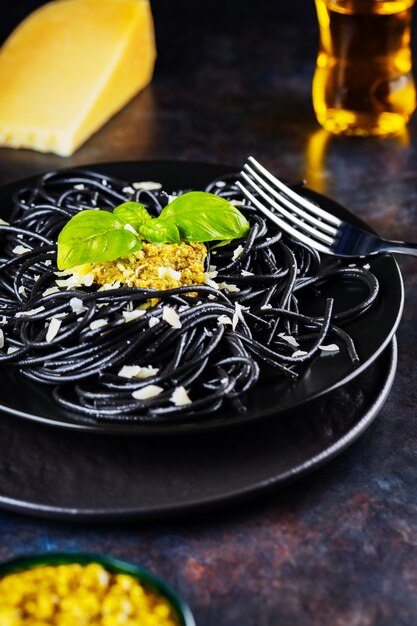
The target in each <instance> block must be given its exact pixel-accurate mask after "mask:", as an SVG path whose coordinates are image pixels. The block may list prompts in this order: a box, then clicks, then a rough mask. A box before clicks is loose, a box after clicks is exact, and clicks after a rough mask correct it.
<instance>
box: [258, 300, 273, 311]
mask: <svg viewBox="0 0 417 626" xmlns="http://www.w3.org/2000/svg"><path fill="white" fill-rule="evenodd" d="M268 309H272V304H269V302H268V303H267V304H263V305H262V306H261V311H268Z"/></svg>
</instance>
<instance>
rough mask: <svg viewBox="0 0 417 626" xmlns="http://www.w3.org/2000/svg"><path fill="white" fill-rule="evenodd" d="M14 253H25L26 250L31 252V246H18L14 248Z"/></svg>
mask: <svg viewBox="0 0 417 626" xmlns="http://www.w3.org/2000/svg"><path fill="white" fill-rule="evenodd" d="M12 252H13V254H25V253H26V252H31V249H30V248H25V246H16V247H15V248H13V250H12Z"/></svg>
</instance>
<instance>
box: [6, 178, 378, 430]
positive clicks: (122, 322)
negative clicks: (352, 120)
mask: <svg viewBox="0 0 417 626" xmlns="http://www.w3.org/2000/svg"><path fill="white" fill-rule="evenodd" d="M235 180H236V176H230V177H229V176H227V177H224V178H223V179H222V180H215V181H213V182H212V183H211V184H210V185H209V186H208V188H207V189H206V191H210V192H212V193H216V194H218V195H221V196H223V197H225V198H227V199H228V200H229V201H232V202H234V203H236V204H238V205H239V209H240V211H241V212H242V213H243V214H244V215H245V216H246V218H247V219H248V221H249V223H250V232H249V234H248V236H247V237H246V238H245V239H244V240H235V241H232V242H231V243H229V244H228V245H225V246H220V247H216V246H209V245H207V257H206V268H205V269H206V270H207V273H208V274H207V275H208V276H211V278H210V279H209V280H208V281H207V283H208V284H201V285H193V287H192V293H190V287H189V286H182V287H178V288H175V289H169V290H159V291H158V290H155V289H143V288H132V287H126V286H123V285H120V286H118V287H115V288H109V289H105V290H103V289H100V286H99V285H97V284H95V283H93V284H92V285H90V286H82V287H76V288H71V289H68V288H65V287H59V286H57V283H56V281H57V278H58V277H57V267H56V241H57V236H58V234H59V232H60V231H61V230H62V228H63V226H64V225H65V224H66V223H67V222H68V220H69V219H70V218H71V217H72V216H74V215H75V214H76V213H78V212H79V211H82V210H84V209H92V208H100V209H113V208H114V207H115V206H116V205H117V204H120V203H121V202H125V201H127V200H135V201H139V202H141V203H142V204H144V205H145V207H146V208H147V210H148V211H149V212H150V213H151V214H152V215H154V216H157V215H158V214H159V213H160V212H161V210H162V209H163V208H164V206H166V205H167V203H168V202H169V200H170V197H169V195H168V194H167V193H166V192H165V191H163V190H161V189H153V190H150V189H149V188H148V189H147V188H146V185H136V187H133V186H132V185H131V184H130V183H127V182H125V181H121V180H117V179H115V178H112V177H108V176H103V175H102V174H97V173H95V172H91V171H87V170H67V171H64V172H52V173H49V174H46V175H44V176H42V177H40V178H39V179H38V180H37V183H36V184H35V185H33V186H31V187H27V188H23V189H21V190H20V191H19V192H18V193H17V195H16V196H15V198H14V208H13V212H12V216H11V219H10V223H5V222H2V223H1V224H0V235H1V240H2V252H1V259H0V264H1V265H0V266H1V277H0V307H1V308H0V329H1V330H0V344H1V350H0V363H6V362H9V363H13V364H15V365H16V366H18V367H19V370H20V372H21V374H22V376H25V377H27V378H29V379H31V380H34V381H36V382H38V383H43V384H46V385H51V386H52V387H53V396H54V398H55V400H56V402H57V403H58V404H59V405H61V406H62V407H64V408H65V409H68V410H70V411H73V412H76V413H78V414H81V415H84V416H86V417H87V418H89V419H93V420H97V421H105V420H109V421H113V422H114V421H120V422H141V423H146V422H152V423H158V422H164V421H165V422H166V421H167V420H171V421H177V422H187V421H190V420H195V418H196V416H202V415H208V414H213V413H215V412H216V411H217V410H218V409H220V408H221V407H222V406H224V405H228V404H229V405H232V406H233V407H234V409H235V410H237V411H244V410H245V396H246V394H247V392H248V391H249V390H251V389H252V388H253V387H254V386H255V385H256V384H257V381H258V378H259V376H260V375H261V376H265V375H270V374H271V373H273V374H276V375H279V376H286V377H288V378H289V379H290V380H296V379H297V377H298V376H299V372H300V368H302V367H303V364H305V363H306V362H309V361H311V359H312V358H313V357H315V356H317V355H318V354H320V353H321V352H322V351H323V350H326V348H327V349H330V350H332V349H335V350H336V349H343V350H348V352H349V354H350V356H351V359H352V361H357V360H358V357H357V354H356V350H355V346H354V345H353V342H352V340H351V338H350V337H349V335H348V334H347V333H346V332H345V331H344V330H343V329H342V328H341V327H340V326H339V324H341V325H343V323H345V322H347V321H349V320H351V319H353V318H355V317H357V316H359V315H362V314H363V313H365V312H366V311H367V310H368V309H369V307H370V306H371V305H372V303H373V302H374V301H375V299H376V297H377V294H378V282H377V279H376V278H375V276H374V275H373V274H372V273H370V272H369V271H367V270H366V269H364V268H361V267H345V266H343V265H341V264H339V263H337V262H336V263H335V262H332V263H329V262H328V261H327V260H326V262H325V263H324V262H323V261H321V259H320V257H319V255H318V253H317V252H316V251H314V250H313V249H311V248H309V247H308V246H306V245H304V244H302V243H299V242H296V241H294V240H292V239H291V238H289V237H287V236H284V235H282V233H281V232H279V231H278V229H277V227H276V226H275V225H274V224H273V223H271V222H269V221H268V220H267V219H265V218H264V217H263V216H262V215H260V214H259V213H258V212H257V211H256V209H254V208H253V207H251V206H249V205H248V204H246V203H245V201H244V200H243V198H242V196H241V194H240V192H239V190H238V189H237V187H236V185H235ZM148 187H149V186H148ZM150 187H152V186H150ZM155 187H156V186H155ZM176 193H177V194H181V193H182V191H181V190H177V191H176ZM162 245H163V244H162ZM210 272H211V273H210ZM340 280H349V281H352V280H354V281H358V282H359V283H361V285H362V286H364V290H363V291H364V294H366V295H364V297H363V298H362V301H361V302H360V303H359V304H356V305H355V306H354V307H353V308H350V309H349V310H345V311H342V312H340V311H339V312H338V313H337V314H336V313H334V312H333V301H332V299H331V298H326V297H324V296H323V295H322V290H323V289H324V288H325V287H326V285H328V284H330V283H332V282H334V281H340ZM311 294H314V299H315V306H316V308H317V307H319V310H320V313H319V314H315V315H312V314H311V313H310V314H309V313H308V312H306V309H305V308H304V305H303V302H305V301H308V298H309V297H310V298H311V297H312V296H311ZM151 302H152V304H151V305H150V303H151ZM141 306H142V307H143V308H144V313H143V314H142V315H140V316H137V317H136V318H133V319H130V320H129V321H128V320H127V317H126V313H128V312H131V311H132V310H138V307H141ZM167 307H168V308H169V309H171V310H174V311H175V315H176V316H177V318H178V319H179V324H177V325H172V324H170V323H169V322H168V321H167V320H166V316H165V312H166V308H167ZM307 311H308V307H307ZM335 341H336V342H337V345H334V342H335ZM329 342H332V343H331V346H328V345H327V346H326V344H328V343H329ZM123 368H124V370H123ZM123 371H124V372H129V375H128V376H126V375H122V372H123Z"/></svg>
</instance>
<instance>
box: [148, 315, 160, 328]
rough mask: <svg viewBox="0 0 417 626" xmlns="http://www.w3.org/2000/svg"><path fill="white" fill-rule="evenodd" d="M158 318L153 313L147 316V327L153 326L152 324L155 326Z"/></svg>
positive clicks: (158, 320)
mask: <svg viewBox="0 0 417 626" xmlns="http://www.w3.org/2000/svg"><path fill="white" fill-rule="evenodd" d="M159 322H160V319H159V317H155V316H154V315H151V317H150V318H149V322H148V324H149V328H153V327H154V326H156V325H157V324H159Z"/></svg>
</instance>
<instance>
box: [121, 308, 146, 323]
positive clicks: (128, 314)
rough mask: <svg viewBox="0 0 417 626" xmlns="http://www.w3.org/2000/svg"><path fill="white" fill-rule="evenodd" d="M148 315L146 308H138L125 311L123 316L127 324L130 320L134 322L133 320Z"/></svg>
mask: <svg viewBox="0 0 417 626" xmlns="http://www.w3.org/2000/svg"><path fill="white" fill-rule="evenodd" d="M144 315H146V310H144V309H136V310H135V311H123V317H124V318H125V322H126V324H127V323H128V322H132V321H133V320H136V319H138V318H139V317H143V316H144Z"/></svg>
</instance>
